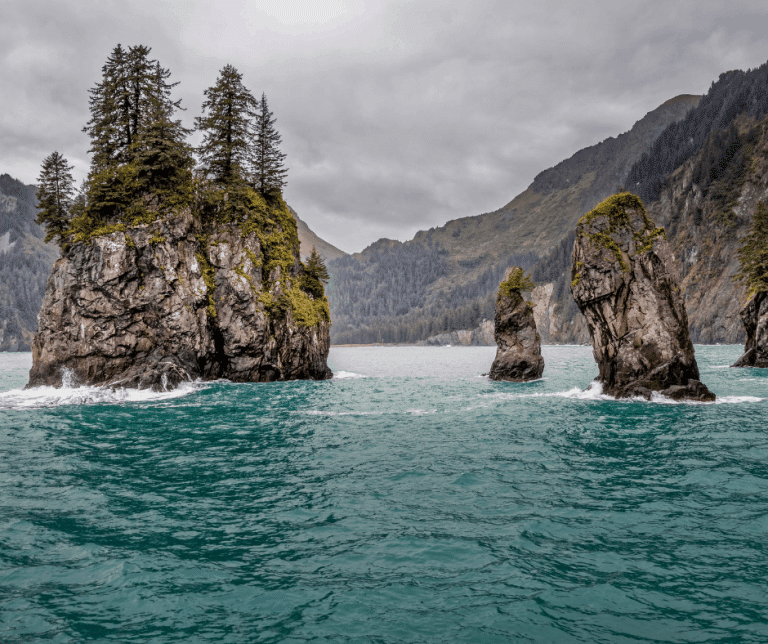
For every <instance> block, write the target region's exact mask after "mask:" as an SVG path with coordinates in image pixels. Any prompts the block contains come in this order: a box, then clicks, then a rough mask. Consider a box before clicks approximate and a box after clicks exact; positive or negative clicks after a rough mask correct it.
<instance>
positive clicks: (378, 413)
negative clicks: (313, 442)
mask: <svg viewBox="0 0 768 644" xmlns="http://www.w3.org/2000/svg"><path fill="white" fill-rule="evenodd" d="M294 413H297V414H306V415H307V416H381V415H382V414H383V413H384V412H383V411H323V410H320V409H311V410H309V411H299V412H294Z"/></svg>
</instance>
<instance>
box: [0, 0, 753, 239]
mask: <svg viewBox="0 0 768 644" xmlns="http://www.w3.org/2000/svg"><path fill="white" fill-rule="evenodd" d="M126 5H130V6H126ZM0 13H2V18H3V19H2V20H1V21H0V74H1V77H0V82H1V85H0V87H2V91H1V92H0V172H8V173H10V174H11V175H13V176H15V177H17V178H19V179H22V180H23V181H25V182H30V183H31V182H33V181H34V180H35V179H36V177H37V174H38V172H39V165H40V162H41V160H42V159H43V157H44V156H46V155H47V154H49V153H50V152H51V151H52V150H54V149H57V150H59V151H60V152H61V153H62V154H64V155H65V156H67V157H68V158H69V159H70V161H72V162H73V163H75V165H76V171H77V173H78V176H80V177H82V176H84V174H85V172H86V171H87V167H88V157H87V149H88V141H87V138H86V137H85V135H84V134H83V133H82V132H81V128H82V126H83V125H84V124H85V122H86V121H87V119H88V111H87V97H88V94H87V90H88V88H89V87H92V86H93V85H94V84H95V83H96V82H97V81H98V80H99V77H100V69H101V66H102V64H103V63H104V61H105V60H106V58H107V56H108V54H109V52H110V51H111V49H112V48H113V47H114V46H115V45H116V44H117V43H122V44H123V45H126V46H127V45H132V44H139V43H142V44H145V45H149V46H151V47H152V49H153V54H154V55H155V56H156V57H157V58H158V59H159V60H160V61H161V63H162V64H163V65H164V66H166V67H168V68H170V70H171V72H172V78H173V79H174V80H177V81H180V85H179V87H178V88H177V90H178V96H180V97H182V98H183V105H185V106H186V107H187V112H186V113H185V114H184V119H185V120H186V121H187V122H188V124H191V123H192V119H193V118H194V116H196V115H198V114H199V108H200V103H201V102H202V99H203V90H204V89H205V88H206V87H208V86H210V85H212V84H213V83H214V81H215V79H216V76H217V73H218V70H219V69H220V68H221V67H222V66H223V65H225V64H226V63H232V64H233V65H235V67H237V68H238V70H239V71H240V72H242V73H243V77H244V81H245V83H246V85H247V86H248V87H249V88H250V89H251V91H252V92H253V93H254V94H255V95H260V93H261V92H262V91H264V92H266V94H267V97H268V99H269V101H270V106H271V108H272V110H273V111H274V113H275V116H276V117H277V127H278V129H279V130H280V132H281V134H282V136H283V150H284V152H286V153H287V155H288V166H289V167H290V172H289V175H288V180H289V181H288V187H287V189H286V193H285V196H286V198H287V200H288V202H289V203H290V204H291V205H292V206H293V207H294V208H295V209H296V210H297V211H298V212H299V214H300V215H301V216H302V218H303V219H304V220H305V221H307V223H308V224H309V225H310V227H311V228H313V230H315V232H317V233H318V234H319V235H320V236H321V237H323V238H324V239H327V240H328V241H330V242H331V243H333V244H335V245H337V246H339V247H340V248H342V249H344V250H347V251H357V250H360V249H362V248H363V247H364V246H366V245H367V244H369V243H371V242H373V241H375V240H376V239H378V238H379V237H390V238H395V239H401V240H404V239H409V238H410V237H412V236H413V234H414V233H415V232H416V231H417V230H419V229H424V228H429V227H431V226H436V225H441V224H443V223H445V222H446V221H448V220H450V219H454V218H457V217H463V216H468V215H474V214H479V213H482V212H487V211H490V210H494V209H496V208H498V207H500V206H502V205H504V204H505V203H506V202H508V201H509V200H511V199H512V198H513V197H514V196H515V195H516V194H518V193H519V192H521V191H522V190H524V189H525V188H526V187H527V186H528V184H529V183H530V182H531V180H532V179H533V177H534V176H535V175H536V174H537V173H538V172H540V171H541V170H543V169H545V168H547V167H549V166H551V165H554V164H555V163H557V162H558V161H560V160H562V159H564V158H566V157H568V156H570V155H571V154H573V153H574V152H576V151H577V150H578V149H580V148H582V147H584V146H587V145H591V144H593V143H596V142H598V141H600V140H602V139H604V138H606V137H608V136H615V135H617V134H619V133H620V132H623V131H626V130H627V129H629V128H630V127H631V126H632V124H633V123H634V122H635V121H637V120H638V119H640V118H642V116H643V115H644V114H645V113H647V112H648V111H650V110H652V109H654V108H655V107H657V106H658V105H660V104H661V103H662V102H664V101H665V100H667V99H669V98H671V97H672V96H675V95H677V94H682V93H704V92H706V91H707V89H708V87H709V85H710V83H711V82H712V81H713V80H715V79H716V78H717V77H718V75H719V74H720V73H722V72H724V71H727V70H729V69H734V68H740V69H746V68H749V67H756V66H758V65H760V64H762V63H763V62H765V61H766V60H768V41H767V40H766V39H765V38H764V34H765V33H766V31H767V29H766V28H767V27H768V7H766V6H765V4H764V3H763V2H757V1H749V2H731V3H728V4H725V3H721V2H709V1H706V0H704V1H702V0H697V1H696V2H692V1H688V0H667V1H665V2H654V1H651V2H643V3H616V2H608V1H605V0H593V1H592V2H579V3H576V2H565V1H563V0H558V1H556V0H544V1H540V2H538V3H536V4H535V5H534V3H529V2H525V3H523V2H510V1H509V0H507V1H506V2H501V1H496V0H475V1H474V2H472V3H467V2H459V1H454V0H440V1H436V0H416V1H413V0H408V1H405V0H395V1H384V0H379V1H368V0H297V1H294V2H291V3H285V2H281V1H280V0H261V1H259V2H246V1H238V2H235V1H229V2H217V3H210V2H198V1H190V0H187V1H184V0H165V1H163V0H152V1H145V0H142V1H138V2H132V3H118V2H115V1H104V0H102V1H100V2H66V1H64V2H57V3H53V4H52V3H50V2H47V1H39V0H25V1H23V2H17V1H16V0H10V2H9V0H6V1H5V2H3V6H2V10H0Z"/></svg>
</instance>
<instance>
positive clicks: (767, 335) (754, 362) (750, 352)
mask: <svg viewBox="0 0 768 644" xmlns="http://www.w3.org/2000/svg"><path fill="white" fill-rule="evenodd" d="M741 321H742V322H744V330H745V331H746V332H747V341H746V342H745V343H744V355H743V356H741V358H739V359H738V360H737V361H736V362H734V363H733V364H732V365H731V366H733V367H761V368H766V367H768V293H766V292H765V291H760V292H758V293H755V294H754V295H753V296H752V297H751V298H750V299H749V301H748V302H747V304H746V305H745V306H744V308H743V309H741Z"/></svg>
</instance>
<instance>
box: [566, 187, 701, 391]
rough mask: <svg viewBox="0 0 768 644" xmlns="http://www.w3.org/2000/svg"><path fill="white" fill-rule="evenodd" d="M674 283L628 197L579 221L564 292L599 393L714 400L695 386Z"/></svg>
mask: <svg viewBox="0 0 768 644" xmlns="http://www.w3.org/2000/svg"><path fill="white" fill-rule="evenodd" d="M675 275H676V270H675V269H674V257H673V256H672V252H671V251H670V248H669V244H667V240H666V234H665V232H664V229H663V228H657V227H656V225H655V224H654V223H653V222H652V221H651V220H650V219H649V218H648V215H647V214H646V212H645V208H644V207H643V203H642V202H641V201H640V199H639V198H638V197H636V196H635V195H632V194H629V193H626V192H625V193H619V194H616V195H613V196H612V197H609V198H608V199H606V200H605V201H603V202H602V203H601V204H600V205H598V206H597V208H595V209H594V210H592V211H591V212H589V213H587V214H586V215H584V216H583V217H582V218H581V220H580V221H579V223H578V226H577V228H576V242H575V243H574V246H573V266H572V268H571V279H572V281H571V292H572V293H573V297H574V298H575V300H576V304H578V306H579V309H580V310H581V312H582V313H583V314H584V317H585V318H586V319H587V326H588V328H589V333H590V335H591V337H592V347H593V351H594V356H595V360H596V361H597V364H598V367H599V369H600V374H599V376H598V378H597V381H598V382H600V383H601V384H602V386H603V393H606V394H608V395H611V396H615V397H617V398H631V397H635V396H642V397H643V398H646V399H650V398H651V394H652V392H659V393H661V394H662V395H664V396H667V397H669V398H673V399H675V400H698V401H712V400H714V399H715V395H714V394H713V393H712V392H711V391H709V389H707V387H706V386H705V385H704V384H703V383H701V382H700V381H699V367H698V365H697V364H696V358H695V357H694V353H693V343H692V342H691V338H690V335H689V333H688V316H687V314H686V312H685V303H684V302H683V297H682V295H681V293H680V289H679V287H678V285H677V280H676V279H675V277H674V276H675Z"/></svg>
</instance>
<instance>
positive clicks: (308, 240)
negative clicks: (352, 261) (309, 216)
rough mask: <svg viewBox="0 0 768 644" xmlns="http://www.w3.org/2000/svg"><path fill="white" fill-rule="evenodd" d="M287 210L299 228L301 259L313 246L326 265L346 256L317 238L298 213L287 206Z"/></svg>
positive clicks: (341, 251)
mask: <svg viewBox="0 0 768 644" xmlns="http://www.w3.org/2000/svg"><path fill="white" fill-rule="evenodd" d="M288 210H290V211H291V214H292V215H293V217H294V218H295V219H296V224H297V225H298V228H299V242H300V244H301V251H300V252H301V258H302V259H304V258H305V257H307V256H308V255H309V254H310V253H311V252H312V247H313V246H314V247H315V248H316V249H317V252H318V253H320V256H321V257H322V258H323V259H324V260H325V263H326V264H327V263H328V262H331V261H333V260H334V259H339V258H340V257H344V256H345V255H346V254H347V253H345V252H344V251H343V250H339V249H338V248H336V246H334V245H333V244H329V243H328V242H327V241H325V240H324V239H320V237H318V236H317V235H316V234H315V233H314V232H313V231H312V230H311V229H310V227H309V226H307V224H306V223H305V222H304V221H303V220H302V219H301V218H300V217H299V215H298V213H297V212H296V211H295V210H294V209H293V208H291V207H290V206H289V207H288Z"/></svg>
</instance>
